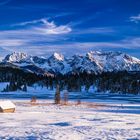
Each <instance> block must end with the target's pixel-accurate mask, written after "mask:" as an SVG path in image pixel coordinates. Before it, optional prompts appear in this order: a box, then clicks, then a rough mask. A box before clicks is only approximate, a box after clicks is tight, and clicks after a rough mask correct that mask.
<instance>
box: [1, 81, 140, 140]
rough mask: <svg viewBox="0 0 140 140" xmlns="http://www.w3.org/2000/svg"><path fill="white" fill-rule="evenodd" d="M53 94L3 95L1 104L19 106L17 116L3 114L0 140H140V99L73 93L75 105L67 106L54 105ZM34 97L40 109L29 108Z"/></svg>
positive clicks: (33, 89) (30, 90) (42, 91)
mask: <svg viewBox="0 0 140 140" xmlns="http://www.w3.org/2000/svg"><path fill="white" fill-rule="evenodd" d="M6 85H7V83H1V84H0V90H1V91H2V89H3V88H4V87H6ZM54 93H55V90H53V91H51V90H48V89H46V88H44V87H39V86H34V87H28V92H21V91H17V92H8V93H4V92H0V101H2V100H7V99H8V100H9V99H10V100H11V101H13V102H14V103H15V104H16V112H15V113H1V114H0V140H140V95H132V94H130V95H129V94H127V95H119V94H108V93H96V92H94V91H92V90H90V91H89V93H86V92H85V91H82V92H71V93H69V102H70V103H73V104H71V105H69V106H64V105H54V104H52V103H53V98H54ZM61 95H62V97H63V92H61ZM32 96H36V97H37V103H39V104H38V105H31V104H30V99H31V97H32ZM78 99H81V102H82V104H81V105H76V101H77V100H78ZM85 102H86V104H85ZM91 103H92V104H96V105H91Z"/></svg>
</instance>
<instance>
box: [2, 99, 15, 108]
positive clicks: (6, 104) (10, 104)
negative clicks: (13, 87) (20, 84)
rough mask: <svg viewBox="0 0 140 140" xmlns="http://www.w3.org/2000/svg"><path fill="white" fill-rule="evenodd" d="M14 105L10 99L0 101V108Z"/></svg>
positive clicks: (13, 106)
mask: <svg viewBox="0 0 140 140" xmlns="http://www.w3.org/2000/svg"><path fill="white" fill-rule="evenodd" d="M15 107H16V106H15V105H14V103H12V102H11V101H0V108H1V109H11V108H15Z"/></svg>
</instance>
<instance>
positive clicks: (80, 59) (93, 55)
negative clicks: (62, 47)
mask: <svg viewBox="0 0 140 140" xmlns="http://www.w3.org/2000/svg"><path fill="white" fill-rule="evenodd" d="M3 62H10V63H12V64H14V65H18V66H21V67H27V66H28V65H30V66H31V65H34V66H36V67H38V68H40V69H42V70H43V71H47V72H50V73H53V74H68V73H81V72H87V73H95V74H98V73H102V72H112V71H124V70H126V71H140V60H139V59H137V58H135V57H131V56H129V55H127V54H124V53H121V52H99V51H91V52H88V53H87V54H86V55H74V56H72V57H71V58H66V57H65V56H63V55H62V54H58V53H54V54H53V55H52V56H50V57H48V58H45V57H38V56H29V55H27V54H24V53H16V52H14V53H12V54H9V55H7V56H6V57H5V59H4V60H3Z"/></svg>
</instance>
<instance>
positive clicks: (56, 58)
mask: <svg viewBox="0 0 140 140" xmlns="http://www.w3.org/2000/svg"><path fill="white" fill-rule="evenodd" d="M50 59H55V60H58V61H63V60H64V56H63V55H62V54H60V53H57V52H55V53H53V55H52V56H51V57H50Z"/></svg>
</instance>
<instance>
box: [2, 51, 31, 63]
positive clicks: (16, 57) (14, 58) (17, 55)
mask: <svg viewBox="0 0 140 140" xmlns="http://www.w3.org/2000/svg"><path fill="white" fill-rule="evenodd" d="M27 57H28V55H27V54H25V53H21V52H14V53H12V54H9V55H7V56H6V57H5V59H4V61H5V62H20V61H22V60H25V59H26V58H27Z"/></svg>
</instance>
